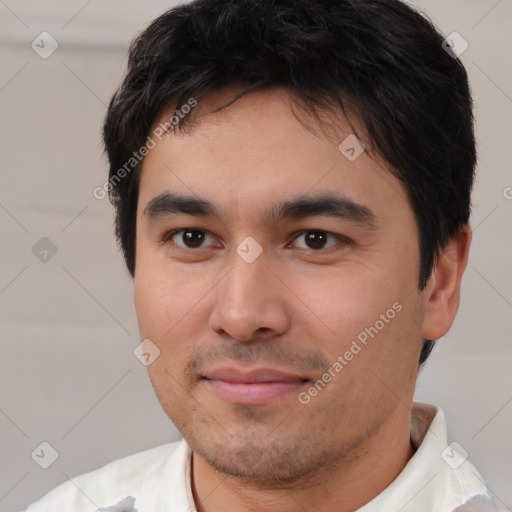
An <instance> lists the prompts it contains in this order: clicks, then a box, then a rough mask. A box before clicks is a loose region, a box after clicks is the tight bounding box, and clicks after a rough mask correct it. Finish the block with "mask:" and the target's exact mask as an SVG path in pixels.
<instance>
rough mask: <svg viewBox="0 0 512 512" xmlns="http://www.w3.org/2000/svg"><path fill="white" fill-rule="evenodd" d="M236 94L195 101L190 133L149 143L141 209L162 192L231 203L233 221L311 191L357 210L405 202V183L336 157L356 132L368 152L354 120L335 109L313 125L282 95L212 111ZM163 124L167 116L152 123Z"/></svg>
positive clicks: (380, 169)
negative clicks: (329, 195) (346, 201)
mask: <svg viewBox="0 0 512 512" xmlns="http://www.w3.org/2000/svg"><path fill="white" fill-rule="evenodd" d="M237 92H239V91H237V90H236V89H234V88H231V89H225V90H223V91H220V92H218V93H216V94H215V95H211V96H208V97H207V98H205V99H204V100H201V101H199V102H198V105H197V106H196V107H195V111H194V114H193V115H194V122H193V124H192V129H191V131H190V132H189V133H187V134H181V133H179V132H173V131H172V130H171V131H170V132H169V133H168V134H166V135H165V136H164V137H163V138H162V139H161V140H155V142H156V146H155V147H154V148H153V149H151V151H150V152H149V154H148V155H147V156H146V158H145V161H144V163H143V167H142V175H141V180H140V197H139V199H140V201H139V205H140V208H142V209H143V208H145V207H146V205H147V203H148V202H149V201H150V200H152V199H154V197H156V196H158V195H160V194H162V192H164V191H168V192H176V193H181V194H182V195H183V194H186V195H188V196H190V195H195V196H198V197H201V198H204V199H207V200H208V201H210V202H211V203H213V204H215V205H219V206H222V205H224V206H226V205H228V207H227V208H229V205H230V206H231V207H232V209H233V210H236V211H232V212H231V213H233V214H234V215H235V216H236V215H237V214H239V213H241V212H242V211H243V212H245V215H247V216H249V215H251V214H253V215H256V212H258V211H259V212H263V211H267V210H268V206H269V205H272V204H274V203H277V202H282V201H283V200H287V199H292V198H294V197H297V196H304V195H306V194H308V193H310V192H311V193H315V194H323V195H325V194H327V193H333V192H334V193H339V194H341V195H343V196H349V197H350V198H351V199H353V200H355V201H358V202H359V203H363V204H364V203H368V202H370V203H372V202H379V201H381V202H382V201H385V202H387V203H390V202H391V203H400V202H402V203H403V202H404V201H405V202H406V203H408V201H407V198H406V197H407V196H406V193H405V189H404V187H403V185H402V184H401V183H400V182H399V181H398V180H397V179H396V178H395V177H394V176H393V175H392V174H391V173H390V172H389V170H388V169H387V168H386V166H385V165H384V164H383V163H382V162H379V161H377V160H375V159H374V158H370V156H369V155H368V151H365V152H363V153H362V154H361V155H360V156H359V157H358V158H357V159H355V160H353V161H351V160H349V159H348V158H347V157H346V155H345V154H344V153H343V152H342V151H340V149H339V145H340V143H343V141H345V140H347V138H348V140H349V141H354V140H356V139H355V135H354V128H355V129H356V130H357V133H358V135H359V137H361V138H363V141H364V143H365V145H366V146H367V147H369V146H370V145H369V142H368V141H367V140H365V139H364V136H362V135H361V134H362V133H363V130H362V129H361V126H360V125H359V124H358V121H357V117H354V116H351V118H350V122H349V121H348V120H347V118H346V117H345V116H344V115H343V114H342V113H341V112H340V111H330V112H329V111H322V112H321V117H320V120H321V121H320V123H319V122H318V120H315V119H314V118H312V117H311V116H307V115H306V113H305V112H304V110H303V109H301V106H300V104H298V103H296V102H294V101H293V100H292V98H291V97H290V96H289V95H288V93H287V92H286V91H284V90H282V89H274V90H265V91H256V92H253V93H250V94H247V95H244V96H242V97H240V98H239V99H237V100H236V101H234V102H232V103H231V104H230V105H229V106H228V107H226V108H224V109H222V110H220V111H216V110H217V109H219V107H221V106H223V105H226V104H228V103H229V102H230V101H232V100H233V98H234V97H236V94H237ZM171 114H172V112H171ZM168 118H169V112H167V113H165V114H164V115H163V116H162V117H161V118H160V119H159V120H158V123H160V122H162V121H163V120H165V119H168ZM351 123H352V124H351ZM351 137H352V138H351ZM355 149H356V150H358V148H357V147H355ZM405 206H408V205H405ZM141 212H142V210H141Z"/></svg>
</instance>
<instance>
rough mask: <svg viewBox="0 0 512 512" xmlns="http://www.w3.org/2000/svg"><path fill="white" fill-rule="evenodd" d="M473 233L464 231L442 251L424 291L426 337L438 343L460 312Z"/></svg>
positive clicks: (466, 226)
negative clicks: (458, 311) (463, 282)
mask: <svg viewBox="0 0 512 512" xmlns="http://www.w3.org/2000/svg"><path fill="white" fill-rule="evenodd" d="M471 238H472V232H471V228H470V227H469V226H468V225H465V226H463V227H462V228H461V230H460V231H459V233H458V234H457V235H455V236H454V237H453V238H452V239H451V240H450V241H449V242H448V243H447V244H446V246H445V247H444V248H443V249H442V250H441V251H440V253H439V257H438V258H437V260H436V263H435V266H434V270H433V271H432V275H431V276H430V278H429V280H428V282H427V286H426V288H425V290H424V292H423V293H424V300H425V308H424V313H425V315H424V319H423V338H424V339H427V340H436V339H438V338H440V337H441V336H444V335H445V334H446V333H447V332H448V330H449V329H450V327H451V326H452V323H453V320H454V318H455V314H456V313H457V310H458V309H459V302H460V283H461V280H462V274H463V273H464V270H465V269H466V265H467V263H468V256H469V246H470V244H471Z"/></svg>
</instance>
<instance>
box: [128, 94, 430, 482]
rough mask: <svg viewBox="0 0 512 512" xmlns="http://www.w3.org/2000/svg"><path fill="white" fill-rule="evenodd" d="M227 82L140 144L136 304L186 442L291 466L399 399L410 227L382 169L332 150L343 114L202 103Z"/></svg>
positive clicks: (236, 472) (404, 364)
mask: <svg viewBox="0 0 512 512" xmlns="http://www.w3.org/2000/svg"><path fill="white" fill-rule="evenodd" d="M223 94H225V97H223ZM228 96H229V95H228V94H227V92H226V91H225V92H224V93H221V94H219V95H217V96H212V97H210V98H209V99H208V100H204V101H201V102H200V103H199V105H198V106H197V107H196V108H197V109H199V110H198V112H197V113H196V114H195V115H198V116H199V121H198V122H197V124H196V125H194V128H193V129H192V131H191V132H190V134H187V135H178V134H176V133H172V132H171V133H169V134H168V135H166V136H165V137H164V138H162V140H161V141H159V142H158V143H157V145H156V147H154V148H153V149H152V150H151V151H150V153H149V154H148V156H147V157H146V159H145V162H144V165H143V169H142V173H141V178H140V192H139V202H138V210H137V225H136V232H137V249H136V270H135V305H136V311H137V316H138V322H139V327H140V334H141V339H149V340H151V342H152V343H154V344H155V345H156V346H157V347H158V349H159V350H160V355H159V357H158V358H157V359H155V360H154V362H153V363H152V364H151V365H150V366H149V367H148V369H149V374H150V378H151V381H152V384H153V386H154V389H155V391H156V393H157V396H158V398H159V400H160V402H161V404H162V406H163V408H164V410H165V411H166V413H167V414H168V416H169V417H170V419H171V420H172V421H173V422H174V423H175V425H176V426H177V427H178V429H179V430H180V431H181V433H182V434H183V436H184V437H185V439H186V440H187V441H188V443H189V445H190V446H191V448H192V450H193V451H194V453H196V454H198V455H199V456H200V457H201V458H202V459H203V460H204V461H206V462H207V463H208V464H209V465H210V466H211V467H213V468H215V469H217V470H219V471H221V472H223V473H225V474H228V475H232V476H238V477H241V478H246V479H248V480H252V481H260V482H264V481H265V479H271V480H272V482H274V483H275V482H286V481H288V482H291V481H296V480H298V479H300V478H301V477H304V476H305V475H308V474H312V473H313V472H315V471H316V470H317V469H318V468H319V467H321V466H322V465H325V464H329V463H330V464H332V463H334V462H336V461H341V460H346V459H347V458H350V457H355V456H357V455H356V454H357V453H358V450H359V451H360V448H361V447H362V446H364V443H365V442H366V441H367V440H368V439H370V438H371V437H372V436H373V435H375V433H376V432H377V431H378V430H379V428H380V427H381V426H382V425H383V424H385V423H386V421H388V419H389V418H391V417H393V416H394V415H396V414H397V411H398V410H399V408H401V409H404V408H403V404H402V403H401V400H404V401H408V400H411V399H412V393H413V389H414V382H415V379H416V375H417V370H418V360H419V353H420V350H421V344H422V324H423V319H424V297H423V295H422V294H421V293H419V292H418V290H417V284H418V276H419V261H420V255H419V248H418V247H419V243H418V233H417V227H416V222H415V217H414V214H413V211H412V209H411V206H410V204H409V201H408V199H407V194H406V191H405V188H404V187H403V186H402V184H401V183H400V182H399V181H398V180H397V179H396V178H394V177H393V176H392V174H390V172H389V170H387V169H386V168H385V166H384V165H383V164H382V163H379V162H377V161H376V160H374V159H372V158H371V157H370V156H369V154H368V151H365V152H363V153H362V154H361V155H360V156H359V157H358V158H356V159H355V160H353V158H352V156H353V155H352V152H351V151H350V147H349V149H348V152H347V151H345V152H343V151H340V150H339V149H338V145H339V144H340V142H342V141H343V140H345V139H346V138H347V137H348V136H349V135H350V134H351V133H352V132H353V129H352V128H351V127H350V125H349V123H348V121H347V120H346V119H345V118H344V117H343V116H342V115H341V114H339V115H336V116H335V117H333V118H332V119H331V124H330V126H331V128H332V127H333V126H335V130H334V131H333V130H331V131H330V132H329V130H326V133H322V131H321V130H320V129H318V130H311V129H306V128H305V126H304V123H303V122H299V120H298V116H297V115H296V114H295V113H294V110H295V112H297V108H293V107H294V105H293V104H292V103H291V100H290V98H289V96H288V95H287V94H286V93H285V92H284V91H282V90H273V91H265V92H256V93H253V94H249V95H247V96H243V97H242V98H241V99H239V100H238V101H236V102H235V103H233V104H232V105H231V106H230V107H228V108H226V109H225V110H222V111H220V112H218V113H211V111H212V110H213V108H214V107H216V106H219V105H220V104H221V103H222V102H223V101H225V100H226V98H227V97H228ZM295 107H296V105H295ZM292 108H293V110H292ZM326 126H327V125H326ZM349 140H350V139H349ZM352 147H353V148H354V154H356V152H358V150H359V148H357V147H356V146H354V144H352ZM367 147H369V145H368V143H367ZM346 155H348V156H350V157H351V159H349V158H347V156H346ZM351 160H353V161H351ZM191 200H195V202H194V201H191Z"/></svg>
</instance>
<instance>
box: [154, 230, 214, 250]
mask: <svg viewBox="0 0 512 512" xmlns="http://www.w3.org/2000/svg"><path fill="white" fill-rule="evenodd" d="M178 235H180V236H178ZM208 238H211V239H212V240H213V237H212V236H211V235H209V234H208V233H207V232H206V231H203V230H201V229H193V228H183V229H178V230H175V231H172V232H170V233H167V234H166V235H165V236H164V239H163V242H169V241H171V242H172V243H174V244H175V245H177V246H178V247H181V248H182V249H198V248H199V249H201V248H203V247H204V245H202V244H203V242H204V241H205V240H206V239H208ZM180 242H181V243H180Z"/></svg>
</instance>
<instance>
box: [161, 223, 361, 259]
mask: <svg viewBox="0 0 512 512" xmlns="http://www.w3.org/2000/svg"><path fill="white" fill-rule="evenodd" d="M186 231H199V232H200V233H205V234H206V235H208V236H212V237H213V235H211V234H210V233H209V232H208V231H205V230H203V229H197V228H181V229H175V230H173V231H169V232H168V233H165V235H164V236H163V238H162V243H164V244H166V243H169V242H172V240H171V239H172V238H173V237H174V236H175V235H177V234H178V233H184V232H186ZM306 233H324V234H326V235H327V236H331V237H333V238H336V239H337V240H338V241H339V242H341V243H342V244H344V245H351V244H353V241H352V240H350V239H349V238H347V237H344V236H342V235H338V234H336V233H332V232H330V231H326V230H324V229H303V230H301V231H299V232H297V233H295V234H294V238H293V240H292V242H293V241H295V240H296V239H297V238H299V237H300V236H302V235H305V234H306ZM172 243H173V244H174V245H177V247H178V248H179V249H182V250H184V251H197V250H200V249H204V248H205V247H202V246H201V247H196V248H191V247H182V246H180V245H178V244H176V243H174V242H172ZM334 248H336V245H334V246H331V247H327V248H320V249H305V248H303V247H300V249H303V250H308V251H311V252H313V253H320V252H327V251H328V250H329V249H334Z"/></svg>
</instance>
